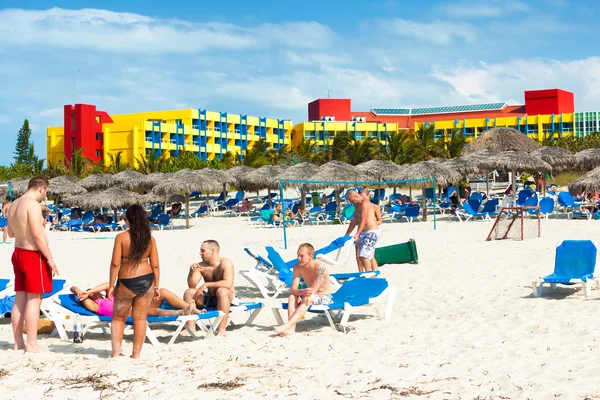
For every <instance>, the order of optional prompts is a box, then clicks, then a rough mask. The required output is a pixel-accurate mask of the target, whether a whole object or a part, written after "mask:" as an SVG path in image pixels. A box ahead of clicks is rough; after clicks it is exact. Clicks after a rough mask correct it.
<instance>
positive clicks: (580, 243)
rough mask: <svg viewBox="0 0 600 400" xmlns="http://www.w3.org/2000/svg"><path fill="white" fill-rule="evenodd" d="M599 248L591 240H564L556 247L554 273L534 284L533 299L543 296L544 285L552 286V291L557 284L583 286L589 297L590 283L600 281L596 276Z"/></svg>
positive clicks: (599, 283)
mask: <svg viewBox="0 0 600 400" xmlns="http://www.w3.org/2000/svg"><path fill="white" fill-rule="evenodd" d="M597 256H598V246H597V245H596V243H595V242H593V241H591V240H563V241H562V242H559V243H558V245H557V246H556V256H555V258H554V273H552V274H551V275H548V276H545V277H543V278H539V279H537V280H535V281H533V283H532V285H531V286H532V288H533V297H539V296H541V295H542V287H543V285H544V284H550V285H551V287H552V290H554V289H556V285H557V284H559V283H560V284H563V285H574V284H581V285H582V286H583V293H584V294H585V297H588V296H589V295H590V292H591V287H590V283H591V282H592V281H595V283H596V285H597V286H600V281H599V280H598V279H597V278H596V276H595V270H596V259H597Z"/></svg>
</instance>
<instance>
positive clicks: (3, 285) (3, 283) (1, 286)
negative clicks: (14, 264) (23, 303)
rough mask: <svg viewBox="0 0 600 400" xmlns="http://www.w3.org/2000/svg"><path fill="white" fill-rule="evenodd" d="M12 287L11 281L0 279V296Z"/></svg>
mask: <svg viewBox="0 0 600 400" xmlns="http://www.w3.org/2000/svg"><path fill="white" fill-rule="evenodd" d="M12 285H13V281H12V279H0V295H1V293H2V292H4V291H5V290H6V289H8V288H9V287H11V286H12Z"/></svg>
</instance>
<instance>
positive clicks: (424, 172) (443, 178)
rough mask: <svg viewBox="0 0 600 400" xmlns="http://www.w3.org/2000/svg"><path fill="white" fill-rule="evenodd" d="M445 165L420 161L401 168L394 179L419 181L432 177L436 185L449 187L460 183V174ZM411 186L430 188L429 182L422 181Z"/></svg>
mask: <svg viewBox="0 0 600 400" xmlns="http://www.w3.org/2000/svg"><path fill="white" fill-rule="evenodd" d="M444 164H445V163H440V162H435V161H421V162H418V163H415V164H411V165H408V166H406V168H403V169H402V170H401V171H400V173H399V174H398V175H397V176H396V177H395V179H398V180H409V179H421V178H429V177H434V178H435V182H436V184H438V185H442V186H444V185H450V184H454V183H457V182H460V180H461V179H462V177H463V176H462V174H460V173H459V172H457V171H455V170H452V169H450V168H448V167H446V166H445V165H444ZM412 185H413V186H420V187H430V186H431V182H430V181H422V182H417V183H414V184H412Z"/></svg>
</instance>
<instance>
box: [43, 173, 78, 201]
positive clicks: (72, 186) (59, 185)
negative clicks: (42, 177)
mask: <svg viewBox="0 0 600 400" xmlns="http://www.w3.org/2000/svg"><path fill="white" fill-rule="evenodd" d="M48 193H49V194H51V195H55V196H64V195H69V194H71V195H73V194H83V193H87V190H85V189H84V188H83V186H81V185H80V184H79V183H77V178H75V177H74V176H69V175H66V176H57V177H56V178H52V179H50V185H49V186H48Z"/></svg>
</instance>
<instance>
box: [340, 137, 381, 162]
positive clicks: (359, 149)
mask: <svg viewBox="0 0 600 400" xmlns="http://www.w3.org/2000/svg"><path fill="white" fill-rule="evenodd" d="M378 144H379V140H378V139H376V138H374V137H367V138H364V139H363V140H354V141H353V142H352V143H351V144H350V147H349V148H348V153H347V159H348V162H349V163H350V164H352V165H357V164H360V163H363V162H367V161H369V160H372V159H373V158H374V157H375V155H376V154H377V148H378Z"/></svg>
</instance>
